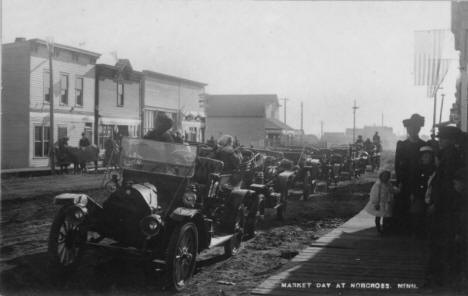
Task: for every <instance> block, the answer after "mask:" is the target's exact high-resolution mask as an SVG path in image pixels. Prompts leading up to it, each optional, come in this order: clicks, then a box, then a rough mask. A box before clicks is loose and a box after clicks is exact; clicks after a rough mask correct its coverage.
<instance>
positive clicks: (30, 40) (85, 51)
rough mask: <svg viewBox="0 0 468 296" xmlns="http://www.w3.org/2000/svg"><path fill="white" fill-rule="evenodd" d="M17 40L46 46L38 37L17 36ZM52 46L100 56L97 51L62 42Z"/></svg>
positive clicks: (96, 56)
mask: <svg viewBox="0 0 468 296" xmlns="http://www.w3.org/2000/svg"><path fill="white" fill-rule="evenodd" d="M18 41H19V42H22V41H25V42H32V43H39V44H42V45H45V46H47V41H45V40H42V39H38V38H35V39H29V40H26V39H21V38H17V40H16V41H15V42H18ZM54 47H56V48H60V49H65V50H69V51H73V52H79V53H82V54H85V55H89V56H92V57H95V58H98V57H99V56H101V54H100V53H97V52H94V51H89V50H85V49H81V48H77V47H73V46H68V45H64V44H60V43H54Z"/></svg>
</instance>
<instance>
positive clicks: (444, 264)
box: [429, 126, 463, 285]
mask: <svg viewBox="0 0 468 296" xmlns="http://www.w3.org/2000/svg"><path fill="white" fill-rule="evenodd" d="M460 135H461V131H460V129H459V128H457V127H454V126H445V127H440V128H439V134H438V137H439V146H440V150H439V153H438V157H437V159H438V166H437V170H436V176H435V178H434V181H433V184H434V185H433V187H432V202H433V204H432V207H433V211H432V222H431V230H430V261H429V275H430V277H431V279H432V280H433V282H435V283H437V284H441V285H443V284H447V281H448V280H449V279H451V278H453V275H454V272H455V271H456V270H455V269H456V266H457V264H456V256H455V254H456V252H455V249H456V248H455V247H456V244H455V236H456V229H457V224H458V219H457V218H458V215H457V211H458V210H459V209H457V208H458V207H459V205H458V201H459V198H460V195H459V193H458V192H457V190H456V188H455V186H454V180H455V179H456V178H455V175H456V172H457V171H458V170H459V169H461V168H462V167H463V161H462V157H461V152H460V151H459V150H458V148H457V146H456V143H457V142H458V139H459V137H460Z"/></svg>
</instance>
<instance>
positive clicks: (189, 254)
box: [166, 222, 198, 291]
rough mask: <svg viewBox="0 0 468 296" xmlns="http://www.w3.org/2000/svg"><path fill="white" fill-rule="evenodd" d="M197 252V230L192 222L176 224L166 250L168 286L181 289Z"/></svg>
mask: <svg viewBox="0 0 468 296" xmlns="http://www.w3.org/2000/svg"><path fill="white" fill-rule="evenodd" d="M197 252H198V230H197V227H196V226H195V224H193V223H192V222H189V223H185V224H182V225H179V226H177V227H176V228H175V229H174V231H173V232H172V235H171V238H170V241H169V244H168V247H167V251H166V257H167V268H168V270H167V276H168V284H169V287H170V288H172V289H175V290H177V291H181V290H182V289H183V288H184V287H185V286H186V285H187V283H188V281H189V280H190V279H191V277H192V275H193V272H194V270H195V264H196V259H197Z"/></svg>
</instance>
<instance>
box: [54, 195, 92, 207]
mask: <svg viewBox="0 0 468 296" xmlns="http://www.w3.org/2000/svg"><path fill="white" fill-rule="evenodd" d="M89 201H90V197H89V196H88V195H86V194H83V193H62V194H59V195H56V196H55V197H54V204H55V205H70V206H72V205H79V206H82V207H85V206H87V205H88V202H89Z"/></svg>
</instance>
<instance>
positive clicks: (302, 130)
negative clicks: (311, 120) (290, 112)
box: [301, 101, 304, 145]
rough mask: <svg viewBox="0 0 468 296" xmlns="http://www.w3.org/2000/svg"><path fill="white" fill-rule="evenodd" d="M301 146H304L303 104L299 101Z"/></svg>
mask: <svg viewBox="0 0 468 296" xmlns="http://www.w3.org/2000/svg"><path fill="white" fill-rule="evenodd" d="M301 145H304V102H302V101H301Z"/></svg>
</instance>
